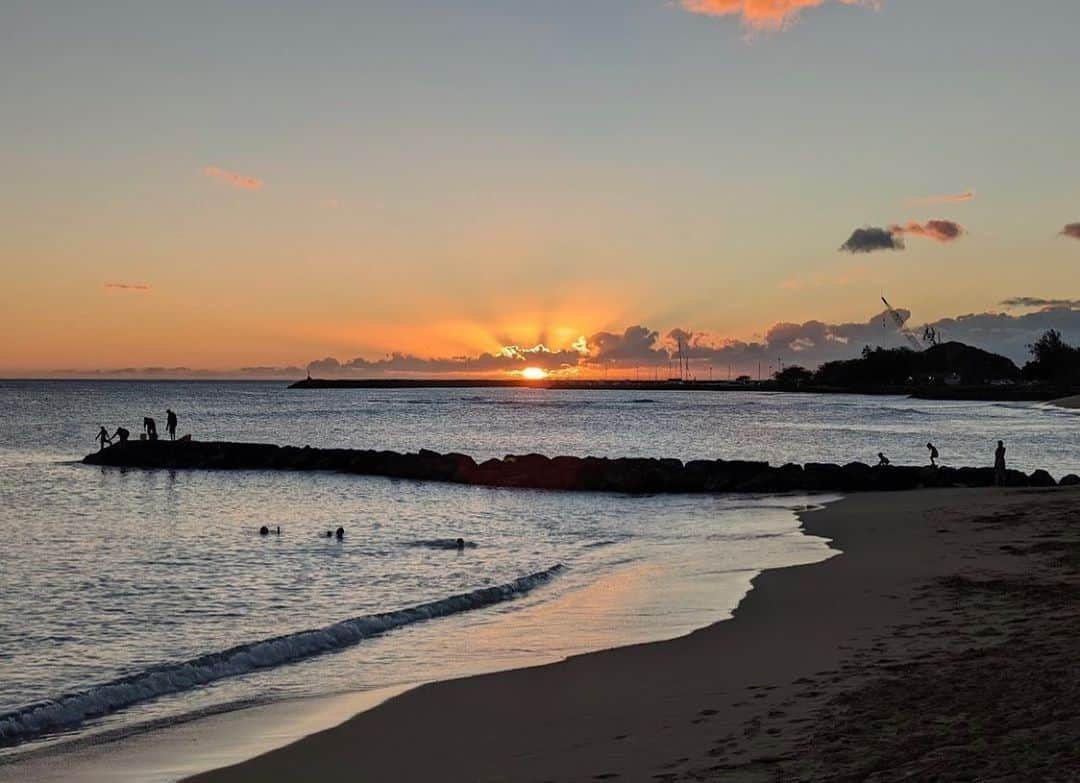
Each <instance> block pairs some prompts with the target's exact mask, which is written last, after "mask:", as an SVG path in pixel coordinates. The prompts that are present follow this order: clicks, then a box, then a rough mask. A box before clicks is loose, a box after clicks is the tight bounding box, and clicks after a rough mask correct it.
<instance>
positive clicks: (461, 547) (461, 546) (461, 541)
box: [456, 538, 465, 549]
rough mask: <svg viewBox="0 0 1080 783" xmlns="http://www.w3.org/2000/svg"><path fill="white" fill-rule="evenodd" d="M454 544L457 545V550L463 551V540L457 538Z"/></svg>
mask: <svg viewBox="0 0 1080 783" xmlns="http://www.w3.org/2000/svg"><path fill="white" fill-rule="evenodd" d="M456 543H457V548H458V549H464V548H465V539H464V538H459V539H458V540H457V542H456Z"/></svg>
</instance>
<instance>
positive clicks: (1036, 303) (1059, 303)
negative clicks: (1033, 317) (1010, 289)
mask: <svg viewBox="0 0 1080 783" xmlns="http://www.w3.org/2000/svg"><path fill="white" fill-rule="evenodd" d="M1001 305H1002V307H1039V308H1048V307H1049V308H1054V307H1068V308H1071V309H1077V308H1080V299H1043V298H1042V297H1041V296H1014V297H1012V298H1011V299H1006V300H1004V301H1003V302H1002V303H1001Z"/></svg>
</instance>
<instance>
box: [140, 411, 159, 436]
mask: <svg viewBox="0 0 1080 783" xmlns="http://www.w3.org/2000/svg"><path fill="white" fill-rule="evenodd" d="M142 426H143V430H145V432H146V437H147V438H149V439H150V440H157V422H156V421H154V420H153V419H152V418H150V417H149V416H144V417H143V420H142Z"/></svg>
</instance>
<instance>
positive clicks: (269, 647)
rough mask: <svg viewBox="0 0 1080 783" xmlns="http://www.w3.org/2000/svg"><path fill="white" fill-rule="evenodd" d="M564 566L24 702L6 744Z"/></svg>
mask: <svg viewBox="0 0 1080 783" xmlns="http://www.w3.org/2000/svg"><path fill="white" fill-rule="evenodd" d="M562 569H563V566H562V565H554V566H552V567H551V568H549V569H547V570H546V571H538V572H537V573H535V574H529V575H528V576H523V577H520V578H518V579H515V580H514V581H512V582H507V583H506V584H502V585H496V586H493V587H485V588H481V589H479V590H473V591H472V592H469V593H461V594H459V595H453V596H450V597H449V598H443V599H440V600H438V601H431V602H429V603H426V604H419V605H417V606H411V607H408V608H407V609H400V610H397V611H394V612H384V613H382V614H371V615H363V616H361V617H354V618H352V619H349V620H342V621H341V622H338V623H334V624H333V625H328V626H326V627H325V628H317V629H314V630H309V631H298V632H296V633H291V634H286V635H284V636H275V637H273V638H270V639H263V640H262V641H258V642H252V643H250V644H242V645H238V646H236V647H232V648H230V649H228V650H223V651H221V652H214V653H208V654H206V655H200V656H199V657H197V658H192V659H190V660H187V661H180V662H177V663H167V664H162V665H160V666H154V667H151V668H149V669H144V670H143V671H141V672H137V673H135V674H131V675H128V676H126V677H121V678H119V679H116V680H113V681H111V682H107V683H103V684H101V685H97V686H94V687H92V688H88V689H86V690H84V691H78V692H76V693H70V694H66V695H64V696H60V697H58V698H56V699H51V700H48V701H42V702H37V703H35V704H30V705H27V706H25V707H20V708H18V709H16V710H13V711H11V712H8V713H5V714H2V715H0V745H13V744H16V743H19V742H24V741H26V740H28V739H31V738H33V737H35V736H39V735H41V734H46V733H49V732H53V731H58V730H61V729H66V728H71V727H74V726H77V725H79V724H80V723H82V722H83V721H85V720H87V719H89V718H94V717H99V716H101V715H106V714H108V713H111V712H115V711H116V710H119V709H123V708H125V707H129V706H131V705H132V704H136V703H138V702H143V701H149V700H150V699H155V698H158V697H160V696H164V695H167V694H171V693H179V692H181V691H186V690H190V689H191V688H196V687H199V686H200V685H206V684H208V683H211V682H214V681H216V680H221V679H225V678H226V677H236V676H239V675H242V674H247V673H248V672H252V671H255V670H257V669H267V668H271V667H274V666H281V665H283V664H287V663H294V662H296V661H300V660H303V659H305V658H310V657H312V656H315V655H321V654H323V653H328V652H333V651H335V650H340V649H343V648H345V647H349V646H351V645H354V644H356V643H358V642H360V641H362V640H364V639H367V638H370V637H372V636H376V635H378V634H381V633H385V632H386V631H389V630H392V629H394V628H400V627H402V626H405V625H410V624H412V623H417V622H422V621H424V620H431V619H434V618H437V617H446V616H448V615H451V614H457V613H458V612H467V611H469V610H471V609H479V608H482V607H485V606H491V605H492V604H497V603H501V602H503V601H508V600H511V599H513V598H516V597H518V596H520V595H523V594H525V593H528V592H529V591H530V590H532V589H533V588H535V587H537V586H539V585H541V584H543V583H545V582H547V581H549V580H550V579H552V578H553V577H554V576H555V575H556V574H558V573H559V572H560V571H561V570H562Z"/></svg>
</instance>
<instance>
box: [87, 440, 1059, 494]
mask: <svg viewBox="0 0 1080 783" xmlns="http://www.w3.org/2000/svg"><path fill="white" fill-rule="evenodd" d="M83 462H84V463H86V464H88V465H108V466H114V467H129V468H150V469H188V470H297V471H311V470H321V471H334V472H339V473H352V474H356V475H365V476H386V477H389V478H402V479H415V480H421V481H445V482H452V483H456V484H472V485H478V486H489V487H519V488H529V489H550V490H563V491H577V492H622V493H630V494H646V493H695V492H748V493H749V492H866V491H891V490H905V489H917V488H920V487H987V486H992V485H993V484H994V470H993V468H988V467H971V468H953V467H936V468H933V467H916V466H901V465H895V466H893V465H890V466H884V467H876V466H875V467H871V466H869V465H866V464H864V463H861V462H851V463H848V464H846V465H835V464H827V463H807V464H805V465H798V464H787V465H780V466H773V465H770V464H769V463H768V462H753V461H745V460H692V461H689V462H682V461H680V460H677V459H648V458H618V459H607V458H601V457H553V458H551V457H546V456H543V455H541V454H525V455H517V456H515V455H508V456H506V457H503V458H502V459H489V460H486V461H484V462H479V463H478V462H476V461H475V460H474V459H473V458H472V457H469V456H467V455H465V454H454V453H451V454H440V453H438V452H434V451H427V450H424V449H422V450H420V451H419V452H416V453H404V454H403V453H399V452H395V451H367V450H357V449H319V448H310V447H308V446H304V447H303V448H299V447H296V446H275V445H272V444H262V443H229V442H220V441H206V442H201V441H187V442H180V441H177V442H173V441H130V442H128V443H125V444H117V445H114V446H110V447H108V448H106V449H104V450H102V451H99V452H95V453H93V454H89V455H87V456H86V457H84V458H83ZM1006 483H1007V484H1008V485H1009V486H1017V487H1026V486H1036V487H1051V486H1056V485H1057V484H1058V482H1057V481H1056V480H1055V479H1054V477H1053V476H1051V475H1050V473H1048V472H1047V471H1045V470H1036V471H1035V472H1033V473H1031V474H1030V475H1028V474H1025V473H1022V472H1020V471H1015V470H1010V471H1008V473H1007V482H1006ZM1061 483H1062V484H1080V477H1077V476H1072V475H1070V476H1066V477H1065V478H1063V479H1062V481H1061Z"/></svg>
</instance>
